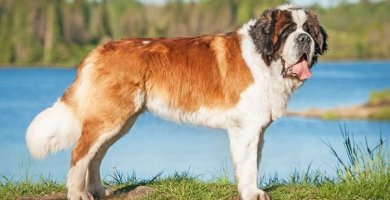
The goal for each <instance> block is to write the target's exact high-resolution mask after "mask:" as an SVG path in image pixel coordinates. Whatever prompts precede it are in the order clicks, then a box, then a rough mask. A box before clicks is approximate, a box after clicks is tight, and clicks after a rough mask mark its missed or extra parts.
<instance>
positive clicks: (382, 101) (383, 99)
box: [368, 89, 390, 105]
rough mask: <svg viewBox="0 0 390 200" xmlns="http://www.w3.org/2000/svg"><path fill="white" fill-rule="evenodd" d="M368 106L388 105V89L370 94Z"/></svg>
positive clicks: (389, 90) (389, 93)
mask: <svg viewBox="0 0 390 200" xmlns="http://www.w3.org/2000/svg"><path fill="white" fill-rule="evenodd" d="M368 105H390V89H387V90H383V91H374V92H372V93H371V94H370V97H369V99H368Z"/></svg>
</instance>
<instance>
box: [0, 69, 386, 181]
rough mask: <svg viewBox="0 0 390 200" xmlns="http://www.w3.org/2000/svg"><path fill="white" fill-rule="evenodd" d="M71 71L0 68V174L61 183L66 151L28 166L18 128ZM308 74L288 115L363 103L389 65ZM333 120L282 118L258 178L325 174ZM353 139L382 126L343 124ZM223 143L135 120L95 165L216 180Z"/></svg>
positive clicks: (337, 137) (372, 135)
mask: <svg viewBox="0 0 390 200" xmlns="http://www.w3.org/2000/svg"><path fill="white" fill-rule="evenodd" d="M75 73H76V72H75V70H72V69H45V68H35V69H0V175H5V176H7V177H13V178H14V179H16V180H17V179H19V178H20V177H21V176H24V175H25V174H26V173H28V174H29V175H30V176H33V177H38V176H40V175H43V176H50V177H52V178H54V179H56V180H59V181H63V180H65V177H66V173H67V170H68V167H69V162H70V150H66V151H61V152H58V153H57V154H55V155H50V156H49V157H47V158H46V159H44V160H39V161H36V160H32V159H31V157H30V155H29V154H28V151H27V148H26V145H25V140H24V136H25V130H26V128H27V126H28V124H29V122H30V121H31V120H32V119H33V117H34V116H35V115H36V114H37V113H39V112H40V111H41V110H43V109H44V108H46V107H48V106H50V105H51V104H52V103H53V102H54V101H55V100H56V99H57V98H58V97H59V96H61V95H62V93H63V91H64V90H65V89H66V87H67V86H68V85H69V84H70V83H71V82H72V81H73V78H74V76H75ZM313 74H314V76H313V77H312V78H311V79H310V80H308V81H307V82H306V83H305V84H304V85H303V86H302V87H301V88H300V89H299V91H298V92H296V93H295V94H294V96H293V97H292V100H291V102H290V104H289V109H291V110H301V109H308V108H312V107H319V108H330V107H334V106H346V105H355V104H360V103H363V102H365V101H366V100H367V98H368V96H369V93H370V92H371V91H373V90H380V89H385V88H390V62H375V63H372V62H352V63H325V64H318V65H316V66H315V67H314V69H313ZM342 123H344V122H342ZM339 125H340V122H339V121H322V120H318V119H305V118H295V117H284V118H281V119H279V120H278V121H276V122H274V123H273V124H272V125H271V126H270V127H269V128H268V130H267V132H266V136H265V146H264V151H263V152H264V153H263V158H262V163H261V172H260V173H261V174H266V175H271V174H274V173H278V174H279V176H282V177H284V176H287V175H288V174H290V173H291V172H292V171H293V170H294V169H296V168H298V169H302V170H303V169H306V168H307V166H308V165H310V164H311V167H312V168H314V169H321V170H324V171H326V172H327V173H329V174H332V173H334V168H335V167H336V165H337V161H336V159H335V158H333V157H332V155H331V153H330V151H329V148H328V147H327V146H326V145H325V144H324V142H323V141H329V142H330V143H332V144H333V145H334V146H335V147H336V149H338V150H340V151H342V140H341V134H340V130H339ZM345 125H346V127H347V130H348V131H349V132H353V133H354V134H355V136H356V138H357V140H359V139H360V140H363V139H364V137H367V139H368V141H369V143H370V144H372V145H374V144H375V142H376V141H377V140H378V138H379V134H380V133H381V134H382V137H383V138H384V139H387V140H389V141H390V122H373V121H345ZM228 143H229V142H228V138H227V135H226V134H225V132H224V131H222V130H215V129H207V128H201V127H192V126H186V125H177V124H175V123H172V122H167V121H164V120H161V119H159V118H156V117H154V116H152V115H150V114H144V115H142V116H141V117H140V118H139V119H138V121H137V123H136V124H135V125H134V127H133V128H132V130H131V131H130V133H129V134H127V135H126V136H125V137H123V138H122V139H121V140H119V141H118V142H117V143H116V144H115V145H114V146H112V147H111V149H110V150H109V152H108V154H107V156H106V157H105V159H104V160H103V164H102V167H101V172H102V176H103V177H105V178H108V175H110V174H112V172H113V170H120V171H123V172H125V173H129V174H131V173H133V172H135V173H136V175H137V177H138V178H151V177H152V176H154V175H156V174H157V173H159V172H161V171H162V172H163V175H170V174H172V173H174V172H175V171H179V172H180V171H186V170H189V171H190V172H191V173H192V174H195V175H200V177H201V178H203V179H210V178H213V177H216V176H219V175H220V174H221V173H222V172H221V171H222V169H223V168H226V169H227V171H228V174H229V176H230V177H233V172H232V165H231V160H230V155H229V148H228V147H229V145H228Z"/></svg>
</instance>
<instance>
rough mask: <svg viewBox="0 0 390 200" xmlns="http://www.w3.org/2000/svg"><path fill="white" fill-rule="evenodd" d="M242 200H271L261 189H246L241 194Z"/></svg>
mask: <svg viewBox="0 0 390 200" xmlns="http://www.w3.org/2000/svg"><path fill="white" fill-rule="evenodd" d="M240 199H241V200H271V198H270V197H269V196H268V194H267V193H265V192H264V191H263V190H260V189H257V188H256V189H246V190H244V191H242V192H241V195H240Z"/></svg>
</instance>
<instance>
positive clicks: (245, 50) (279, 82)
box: [238, 22, 302, 120]
mask: <svg viewBox="0 0 390 200" xmlns="http://www.w3.org/2000/svg"><path fill="white" fill-rule="evenodd" d="M250 23H251V22H249V23H248V24H246V25H244V26H243V27H242V28H241V29H240V30H239V31H238V33H239V34H240V36H241V41H240V42H241V44H240V45H241V51H242V52H241V53H242V57H243V58H244V60H245V62H246V64H247V66H248V68H249V69H250V71H251V73H252V76H253V79H254V86H253V87H258V88H259V93H261V94H262V95H261V96H262V97H261V100H262V101H266V102H262V103H264V104H267V105H268V106H270V108H271V109H272V112H271V115H272V116H271V119H272V120H275V119H277V118H279V117H281V116H282V115H283V113H284V111H285V109H286V108H287V103H288V100H289V98H290V96H291V94H292V93H293V91H294V90H296V89H297V88H298V87H299V86H301V85H302V81H299V80H297V79H292V78H286V77H283V76H282V75H281V72H282V68H283V64H282V61H281V60H280V59H278V60H276V61H273V62H271V64H270V65H269V66H267V64H266V63H265V62H264V60H263V59H262V56H261V55H260V54H259V53H258V52H257V51H256V47H255V44H254V43H253V40H252V38H251V37H250V35H249V34H248V27H249V26H250ZM260 90H263V91H260Z"/></svg>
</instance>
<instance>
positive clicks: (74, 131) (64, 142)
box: [26, 100, 81, 159]
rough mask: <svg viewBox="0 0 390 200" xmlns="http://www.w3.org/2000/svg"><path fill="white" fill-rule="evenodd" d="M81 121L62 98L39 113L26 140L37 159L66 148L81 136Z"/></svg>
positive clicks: (29, 128)
mask: <svg viewBox="0 0 390 200" xmlns="http://www.w3.org/2000/svg"><path fill="white" fill-rule="evenodd" d="M80 134H81V128H80V122H79V120H78V119H77V118H76V116H75V115H74V113H73V112H72V111H71V110H70V109H69V107H68V106H67V105H66V104H65V103H64V102H62V101H61V100H59V101H57V102H56V103H54V105H53V106H52V107H50V108H47V109H45V110H44V111H42V112H41V113H39V114H38V115H37V116H36V117H35V118H34V120H33V121H32V122H31V124H30V126H29V127H28V129H27V134H26V141H27V147H28V149H29V150H30V153H31V155H32V156H33V157H34V158H36V159H41V158H44V157H45V156H46V155H47V154H49V153H54V152H57V151H59V150H62V149H65V148H67V147H69V146H70V145H72V144H73V143H75V142H76V140H77V139H78V138H79V137H80Z"/></svg>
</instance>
